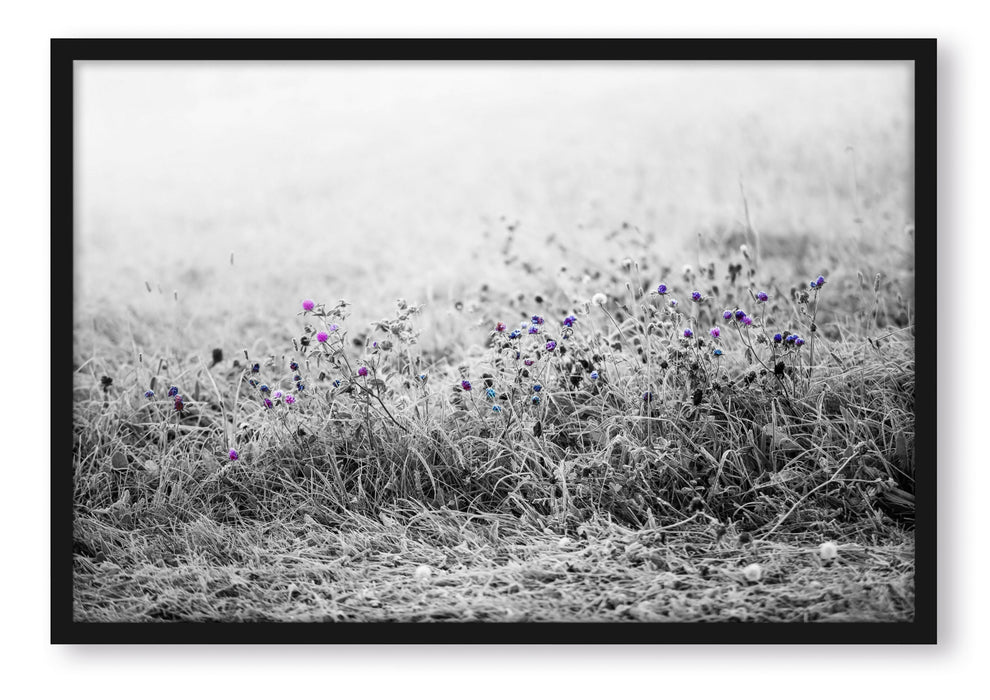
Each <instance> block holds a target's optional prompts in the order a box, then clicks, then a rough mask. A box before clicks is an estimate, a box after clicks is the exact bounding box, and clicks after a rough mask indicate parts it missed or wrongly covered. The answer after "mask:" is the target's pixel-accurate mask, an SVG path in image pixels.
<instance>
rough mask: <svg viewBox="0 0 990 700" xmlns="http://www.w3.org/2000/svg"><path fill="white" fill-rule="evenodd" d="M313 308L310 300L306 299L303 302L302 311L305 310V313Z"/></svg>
mask: <svg viewBox="0 0 990 700" xmlns="http://www.w3.org/2000/svg"><path fill="white" fill-rule="evenodd" d="M314 306H316V305H315V304H314V303H313V302H312V300H311V299H307V300H306V301H304V302H303V309H305V310H306V311H312V310H313V307H314Z"/></svg>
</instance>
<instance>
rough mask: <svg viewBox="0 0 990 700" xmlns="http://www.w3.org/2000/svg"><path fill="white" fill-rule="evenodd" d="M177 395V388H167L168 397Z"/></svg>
mask: <svg viewBox="0 0 990 700" xmlns="http://www.w3.org/2000/svg"><path fill="white" fill-rule="evenodd" d="M178 394H179V388H178V387H175V386H170V387H169V388H168V395H169V396H177V395H178Z"/></svg>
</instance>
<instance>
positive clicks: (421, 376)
mask: <svg viewBox="0 0 990 700" xmlns="http://www.w3.org/2000/svg"><path fill="white" fill-rule="evenodd" d="M419 381H421V382H425V381H426V375H425V374H421V375H419Z"/></svg>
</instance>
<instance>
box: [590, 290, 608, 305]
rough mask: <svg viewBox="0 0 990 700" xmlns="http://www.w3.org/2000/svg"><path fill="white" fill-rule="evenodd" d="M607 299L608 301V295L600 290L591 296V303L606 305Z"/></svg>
mask: <svg viewBox="0 0 990 700" xmlns="http://www.w3.org/2000/svg"><path fill="white" fill-rule="evenodd" d="M607 301H608V297H607V296H605V295H604V294H602V293H601V292H598V293H597V294H595V296H593V297H591V303H592V304H597V305H598V306H605V303H606V302H607Z"/></svg>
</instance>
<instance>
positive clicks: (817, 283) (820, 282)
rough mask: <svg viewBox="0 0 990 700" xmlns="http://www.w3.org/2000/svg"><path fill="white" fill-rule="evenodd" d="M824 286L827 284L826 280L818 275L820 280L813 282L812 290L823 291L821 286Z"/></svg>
mask: <svg viewBox="0 0 990 700" xmlns="http://www.w3.org/2000/svg"><path fill="white" fill-rule="evenodd" d="M823 284H825V278H824V277H822V276H821V275H818V279H816V280H812V281H811V288H812V289H821V286H822V285H823Z"/></svg>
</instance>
